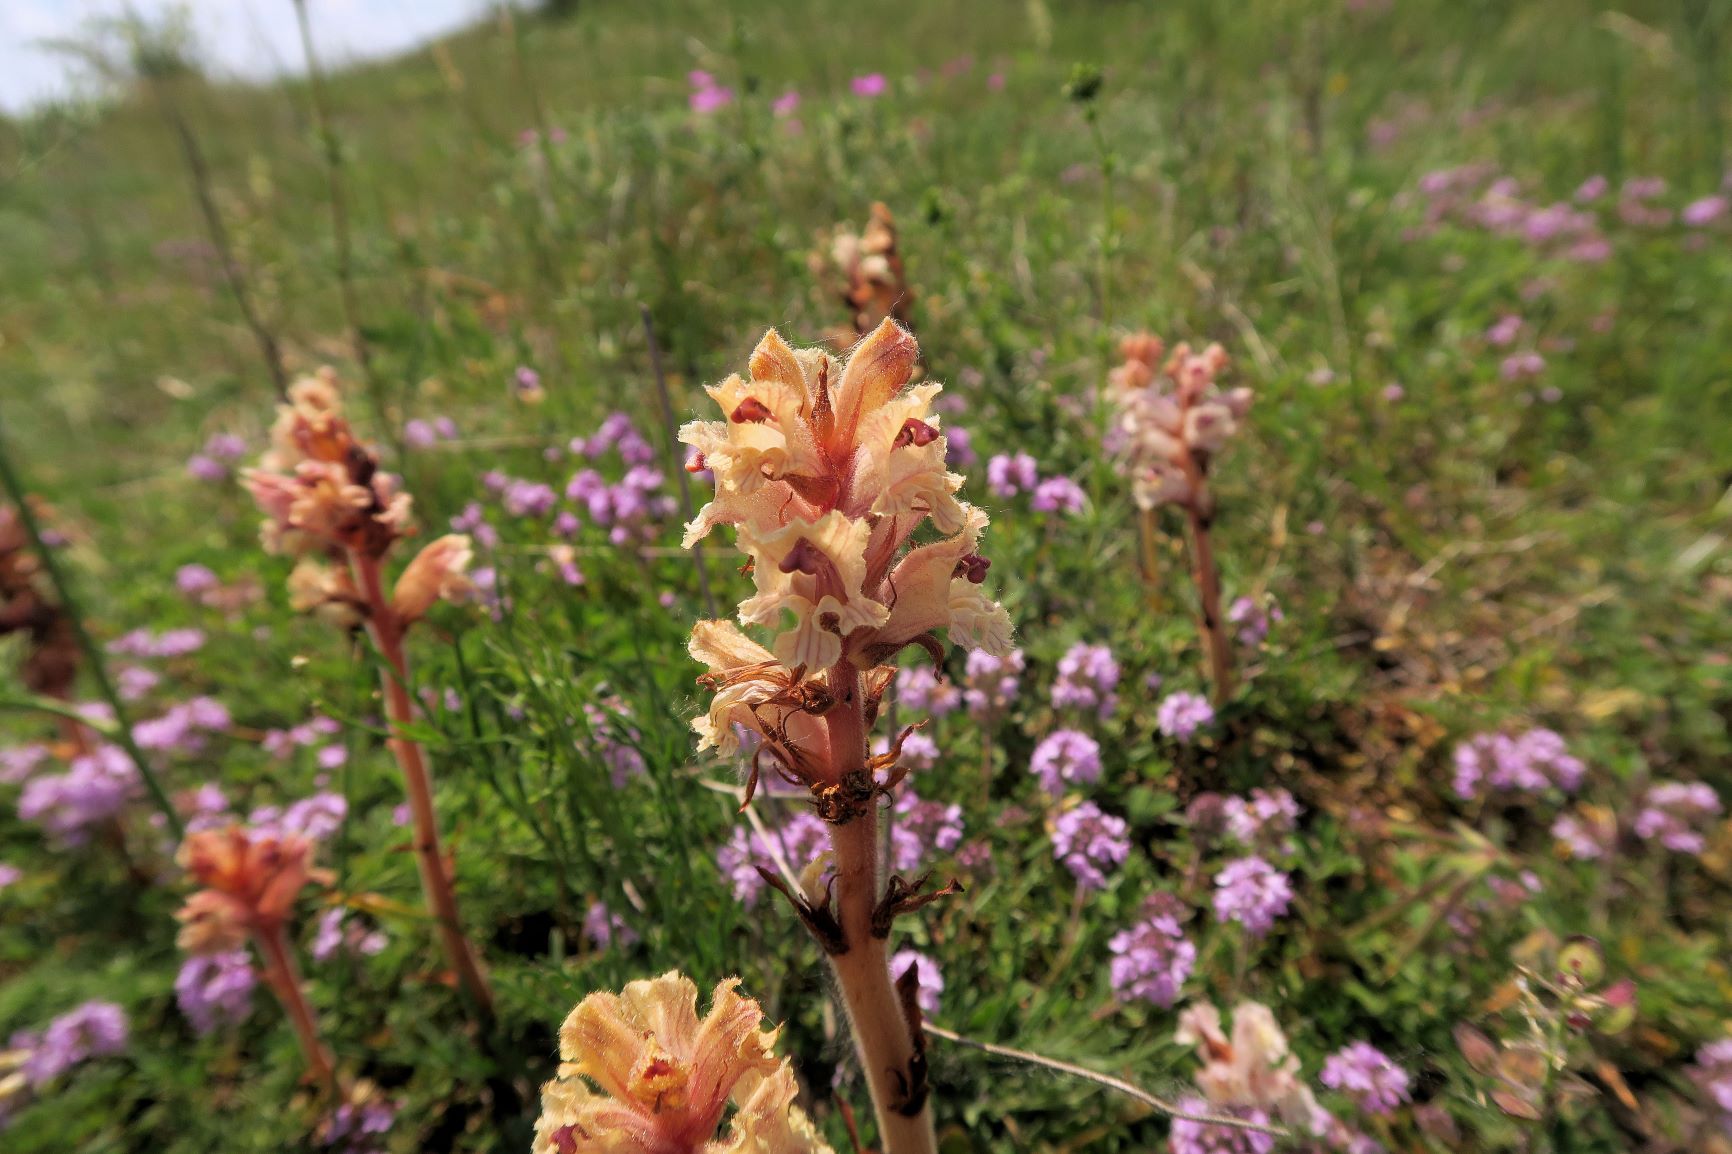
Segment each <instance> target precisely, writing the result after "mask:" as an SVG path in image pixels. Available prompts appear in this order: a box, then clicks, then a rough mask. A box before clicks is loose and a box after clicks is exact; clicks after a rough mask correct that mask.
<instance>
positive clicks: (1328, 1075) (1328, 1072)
mask: <svg viewBox="0 0 1732 1154" xmlns="http://www.w3.org/2000/svg"><path fill="white" fill-rule="evenodd" d="M1318 1080H1319V1081H1321V1082H1322V1083H1323V1084H1324V1085H1325V1086H1327V1087H1329V1088H1330V1089H1331V1090H1340V1091H1341V1092H1342V1093H1344V1094H1347V1095H1349V1096H1351V1097H1352V1098H1353V1100H1354V1101H1355V1102H1357V1103H1358V1104H1359V1108H1360V1109H1361V1110H1363V1111H1365V1112H1366V1113H1367V1114H1379V1115H1382V1114H1391V1113H1394V1112H1395V1109H1396V1107H1398V1106H1400V1105H1401V1104H1402V1103H1403V1102H1405V1101H1407V1099H1408V1094H1409V1090H1410V1086H1411V1083H1412V1079H1411V1078H1410V1077H1409V1076H1408V1073H1407V1071H1406V1070H1403V1069H1402V1068H1401V1067H1400V1066H1398V1065H1396V1064H1395V1062H1394V1061H1393V1060H1392V1059H1391V1058H1390V1057H1389V1056H1388V1055H1387V1054H1385V1053H1384V1052H1383V1051H1382V1050H1379V1049H1378V1048H1377V1047H1376V1046H1373V1045H1372V1044H1371V1043H1370V1042H1354V1043H1352V1044H1351V1045H1348V1046H1343V1047H1342V1048H1341V1049H1339V1050H1337V1051H1336V1052H1335V1053H1333V1054H1331V1055H1330V1056H1329V1058H1328V1059H1327V1060H1326V1061H1325V1062H1324V1063H1323V1072H1322V1074H1321V1075H1320V1076H1319V1079H1318Z"/></svg>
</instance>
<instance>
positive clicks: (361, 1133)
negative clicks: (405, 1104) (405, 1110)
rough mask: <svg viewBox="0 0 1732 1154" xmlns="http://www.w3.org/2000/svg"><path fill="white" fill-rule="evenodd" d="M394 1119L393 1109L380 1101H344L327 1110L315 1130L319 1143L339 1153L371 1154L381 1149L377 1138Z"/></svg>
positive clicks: (382, 1145)
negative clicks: (331, 1109) (320, 1125)
mask: <svg viewBox="0 0 1732 1154" xmlns="http://www.w3.org/2000/svg"><path fill="white" fill-rule="evenodd" d="M396 1120H397V1106H396V1104H395V1103H393V1102H391V1101H389V1100H388V1099H384V1098H376V1099H373V1100H371V1101H367V1102H360V1103H355V1102H345V1103H343V1104H342V1105H341V1106H338V1107H337V1108H336V1109H335V1110H333V1111H331V1113H330V1115H329V1116H327V1117H326V1119H325V1123H324V1126H323V1127H321V1129H320V1131H319V1143H320V1145H322V1146H325V1147H327V1148H332V1149H336V1150H337V1151H339V1154H375V1152H376V1151H379V1150H383V1149H384V1144H383V1142H382V1141H381V1135H384V1134H386V1133H389V1132H390V1129H391V1125H392V1123H394V1122H395V1121H396Z"/></svg>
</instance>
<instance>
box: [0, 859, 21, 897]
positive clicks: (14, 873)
mask: <svg viewBox="0 0 1732 1154" xmlns="http://www.w3.org/2000/svg"><path fill="white" fill-rule="evenodd" d="M23 876H24V871H23V870H21V869H19V868H18V867H17V866H15V865H12V864H10V863H8V862H3V861H0V890H3V889H5V888H6V887H8V886H11V885H16V884H17V882H18V879H19V878H21V877H23Z"/></svg>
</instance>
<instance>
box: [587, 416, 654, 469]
mask: <svg viewBox="0 0 1732 1154" xmlns="http://www.w3.org/2000/svg"><path fill="white" fill-rule="evenodd" d="M610 449H611V450H613V451H614V452H616V453H618V454H619V459H620V460H621V461H622V462H624V463H625V464H626V465H628V466H629V465H649V464H653V463H654V462H655V459H656V451H655V447H654V446H652V445H651V444H650V443H649V442H648V441H647V440H645V439H644V435H643V434H642V433H640V432H638V431H637V426H636V425H634V424H632V421H631V418H630V417H628V416H626V415H625V414H624V413H609V414H608V416H607V418H606V419H605V420H603V421H602V423H601V424H600V425H599V426H598V427H597V428H596V430H595V432H593V433H591V434H590V435H589V436H587V437H573V438H572V440H571V451H572V453H574V454H576V455H578V456H581V457H583V458H585V459H587V460H590V461H594V460H597V459H599V458H601V457H604V456H606V455H607V453H608V450H610Z"/></svg>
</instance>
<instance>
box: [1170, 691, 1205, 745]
mask: <svg viewBox="0 0 1732 1154" xmlns="http://www.w3.org/2000/svg"><path fill="white" fill-rule="evenodd" d="M1214 720H1215V709H1214V707H1213V706H1211V705H1210V704H1209V699H1208V698H1206V697H1204V696H1203V695H1202V694H1200V693H1184V692H1180V693H1169V694H1168V695H1167V696H1166V698H1165V699H1164V700H1163V701H1162V702H1161V705H1160V708H1159V709H1157V710H1156V711H1155V728H1157V729H1159V730H1160V731H1161V732H1162V733H1164V734H1166V735H1167V736H1168V737H1170V738H1172V739H1173V740H1175V741H1182V742H1188V741H1190V740H1191V738H1192V736H1193V735H1195V734H1196V732H1197V730H1199V729H1201V728H1202V727H1203V726H1205V725H1208V724H1210V723H1211V722H1213V721H1214Z"/></svg>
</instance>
